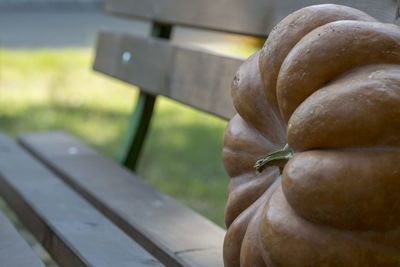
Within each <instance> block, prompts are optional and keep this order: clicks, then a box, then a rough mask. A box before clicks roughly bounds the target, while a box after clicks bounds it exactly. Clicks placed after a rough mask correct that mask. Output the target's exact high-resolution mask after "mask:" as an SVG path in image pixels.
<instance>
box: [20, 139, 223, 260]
mask: <svg viewBox="0 0 400 267" xmlns="http://www.w3.org/2000/svg"><path fill="white" fill-rule="evenodd" d="M19 141H20V143H21V144H22V145H23V146H24V147H25V148H26V149H27V150H28V151H30V152H31V153H33V154H34V155H35V156H36V157H38V158H39V159H40V160H42V161H43V162H44V163H45V164H46V165H47V166H48V167H49V168H50V169H52V170H53V171H54V172H56V173H57V174H58V175H59V176H60V177H62V178H63V179H64V180H65V181H66V182H67V183H68V184H70V185H71V186H72V187H73V188H75V189H76V190H77V191H78V192H79V193H80V194H81V195H83V196H84V197H86V198H87V199H88V200H89V201H90V202H91V203H93V205H95V206H96V207H97V208H98V209H99V210H101V211H102V212H103V213H104V214H106V215H107V216H108V217H109V218H110V219H111V220H112V221H113V222H114V223H116V224H117V225H118V226H120V227H121V229H123V230H124V231H125V232H126V233H128V234H129V235H130V236H132V237H133V238H134V239H135V240H137V241H138V242H139V243H140V244H141V245H142V246H144V247H145V248H146V249H147V250H148V251H150V252H151V253H152V254H153V255H156V257H157V258H159V259H160V260H161V261H162V262H163V263H164V264H166V265H167V266H207V267H208V266H213V267H218V266H223V263H222V243H223V238H224V235H225V231H224V230H223V229H221V228H220V227H218V226H217V225H215V224H214V223H212V222H210V221H209V220H207V219H205V218H204V217H202V216H200V215H199V214H197V213H195V212H194V211H192V210H190V209H188V208H186V207H185V206H183V205H182V204H180V203H179V202H177V201H176V200H174V199H172V198H170V197H169V196H167V195H165V194H163V193H161V192H159V191H158V190H156V189H155V188H154V187H153V186H151V185H149V184H147V183H146V182H144V181H143V180H142V179H140V178H138V177H137V176H136V175H134V174H133V173H131V172H130V171H129V170H127V169H125V168H124V167H122V166H120V165H118V164H117V163H115V162H113V161H111V160H110V159H108V158H106V157H104V156H102V155H100V154H99V153H97V152H96V151H94V150H93V149H91V148H90V147H88V146H87V145H85V144H84V143H82V142H80V141H79V140H77V139H76V138H73V137H72V136H70V135H68V134H67V133H64V132H47V133H32V134H23V135H21V136H20V138H19ZM71 150H72V151H74V152H76V154H74V155H71V154H70V153H68V151H71Z"/></svg>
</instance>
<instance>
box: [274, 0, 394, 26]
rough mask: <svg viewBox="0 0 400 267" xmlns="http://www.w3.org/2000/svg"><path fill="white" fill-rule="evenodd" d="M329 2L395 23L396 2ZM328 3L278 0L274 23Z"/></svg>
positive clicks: (307, 0) (338, 0)
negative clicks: (307, 8)
mask: <svg viewBox="0 0 400 267" xmlns="http://www.w3.org/2000/svg"><path fill="white" fill-rule="evenodd" d="M328 2H329V3H331V4H338V5H345V6H349V7H354V8H357V9H359V10H362V11H364V12H366V13H368V14H369V15H371V16H373V17H375V18H377V19H378V20H380V21H382V22H386V23H393V22H394V20H395V14H396V0H379V1H376V0H357V1H354V0H333V1H328ZM326 3H327V1H324V0H296V1H293V0H277V1H276V5H275V12H274V14H275V15H274V17H275V19H274V23H275V24H276V23H278V22H279V21H280V20H281V19H283V18H284V17H286V16H287V15H289V14H290V13H292V12H294V11H296V10H298V9H300V8H303V7H306V6H309V5H318V4H326Z"/></svg>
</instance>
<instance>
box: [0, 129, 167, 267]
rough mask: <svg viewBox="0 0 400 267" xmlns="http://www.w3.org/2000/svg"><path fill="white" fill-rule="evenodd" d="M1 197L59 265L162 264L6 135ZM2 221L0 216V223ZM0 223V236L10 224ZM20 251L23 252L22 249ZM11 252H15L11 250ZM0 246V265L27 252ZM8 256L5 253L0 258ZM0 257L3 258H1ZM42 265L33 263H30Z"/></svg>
mask: <svg viewBox="0 0 400 267" xmlns="http://www.w3.org/2000/svg"><path fill="white" fill-rule="evenodd" d="M0 195H1V196H2V197H3V198H4V200H5V201H6V202H7V203H8V205H9V206H10V207H11V208H12V209H13V211H14V212H15V213H16V214H17V215H18V217H19V218H20V220H21V221H22V223H23V224H24V225H25V226H26V227H27V228H28V229H29V230H30V231H31V232H32V233H33V234H34V235H35V237H36V239H37V240H38V241H39V242H40V243H42V244H43V246H44V247H45V248H46V249H47V250H48V251H49V253H50V254H51V255H52V257H53V258H54V259H55V260H56V261H57V263H59V264H60V265H61V266H74V267H75V266H121V267H122V266H126V267H128V266H162V264H161V263H160V262H159V261H158V260H156V259H155V258H154V257H153V256H151V255H150V254H149V253H148V252H147V251H146V250H144V249H143V248H142V247H141V246H140V245H138V244H137V243H136V242H135V241H133V240H132V239H131V238H130V237H129V236H127V235H126V234H125V233H124V232H123V231H121V230H120V229H119V228H118V227H117V226H115V225H114V224H113V223H112V222H111V221H110V220H109V219H107V218H106V217H105V216H104V215H102V214H101V213H100V212H99V211H97V210H96V209H95V208H94V207H93V206H92V205H91V204H89V203H88V202H87V201H86V200H85V199H84V198H83V197H81V196H79V194H77V193H76V192H75V191H74V190H72V189H71V188H70V187H69V186H67V185H66V184H65V183H64V182H63V181H62V180H60V179H59V178H58V177H57V176H56V175H55V174H54V173H52V172H51V171H50V170H48V169H47V168H46V167H45V166H43V164H42V163H40V162H39V161H38V160H36V159H34V158H33V157H32V156H31V155H30V154H29V153H28V152H26V151H24V150H23V149H22V148H21V147H20V146H19V145H17V144H16V143H15V142H13V141H12V140H11V139H10V138H8V137H7V136H5V135H3V134H0ZM1 221H2V217H1V216H0V223H1ZM1 224H2V225H0V246H3V245H8V243H7V242H6V241H5V240H3V239H2V238H1V237H2V236H3V234H4V235H6V234H7V232H10V231H12V230H10V226H9V225H7V224H5V225H3V223H1ZM17 246H21V250H22V249H23V250H26V249H25V248H22V246H23V245H17ZM14 248H15V250H16V249H18V250H19V248H18V247H14ZM15 250H14V251H13V247H12V246H10V248H9V249H8V251H3V250H2V249H1V247H0V265H1V266H7V267H8V266H12V265H11V263H10V264H6V263H8V260H9V261H10V262H11V260H12V259H15V260H16V259H17V258H18V257H22V258H24V257H27V258H26V260H27V261H28V260H30V259H32V258H34V257H32V256H31V254H32V253H31V254H29V253H27V252H25V251H24V252H22V251H21V253H23V255H24V256H22V255H20V254H19V253H18V252H17V251H15ZM3 252H8V257H9V259H7V255H2V254H3ZM3 258H6V259H5V260H3ZM15 266H43V265H40V264H39V263H35V261H34V259H32V262H30V263H28V265H24V264H22V263H21V265H19V264H17V265H15Z"/></svg>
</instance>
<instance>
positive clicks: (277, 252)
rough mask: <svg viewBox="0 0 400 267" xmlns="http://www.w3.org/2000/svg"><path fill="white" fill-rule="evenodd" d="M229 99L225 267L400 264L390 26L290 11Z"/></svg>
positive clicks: (397, 105)
mask: <svg viewBox="0 0 400 267" xmlns="http://www.w3.org/2000/svg"><path fill="white" fill-rule="evenodd" d="M232 99H233V103H234V105H235V108H236V110H237V112H238V114H236V115H235V116H234V117H233V118H232V119H231V120H230V122H229V123H228V126H227V128H226V130H225V135H224V149H223V162H224V165H225V168H226V170H227V172H228V174H229V176H230V177H231V181H230V184H229V188H228V202H227V206H226V212H225V219H226V225H227V227H228V231H227V234H226V237H225V240H224V263H225V266H227V267H231V266H288V267H290V266H400V149H399V148H400V28H399V27H398V26H395V25H391V24H384V23H381V22H378V21H377V20H376V19H374V18H372V17H370V16H369V15H367V14H365V13H363V12H361V11H359V10H356V9H353V8H350V7H345V6H339V5H333V4H327V5H316V6H310V7H306V8H303V9H301V10H298V11H296V12H294V13H292V14H290V15H289V16H288V17H286V18H285V19H283V20H282V21H281V22H280V23H279V24H278V25H277V26H276V27H275V28H274V29H273V30H272V32H271V33H270V35H269V37H268V39H267V41H266V43H265V45H264V47H263V48H262V49H261V50H260V51H259V52H257V53H255V54H254V55H252V56H251V57H250V58H249V59H247V60H246V61H245V62H244V63H243V65H242V66H241V67H240V69H239V71H238V72H237V74H236V76H235V78H234V80H233V82H232ZM255 163H257V164H256V166H254V165H255Z"/></svg>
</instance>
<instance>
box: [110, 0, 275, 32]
mask: <svg viewBox="0 0 400 267" xmlns="http://www.w3.org/2000/svg"><path fill="white" fill-rule="evenodd" d="M272 5H273V0H218V1H216V0H201V1H199V0H107V1H106V2H105V10H106V11H107V12H110V13H114V14H117V15H124V16H132V17H135V18H138V19H144V20H150V21H158V22H161V23H166V24H172V25H183V26H191V27H198V28H205V29H211V30H219V31H225V32H232V33H239V34H246V35H254V36H266V34H267V33H268V25H270V24H271V22H272V21H271V18H272V13H271V11H272Z"/></svg>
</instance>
